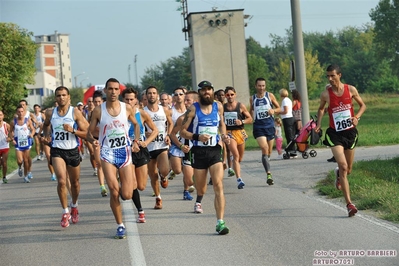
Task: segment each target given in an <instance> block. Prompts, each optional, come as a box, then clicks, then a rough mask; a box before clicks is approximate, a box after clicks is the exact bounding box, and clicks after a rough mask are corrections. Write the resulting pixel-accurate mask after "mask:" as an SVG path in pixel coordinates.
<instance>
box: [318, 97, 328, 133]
mask: <svg viewBox="0 0 399 266" xmlns="http://www.w3.org/2000/svg"><path fill="white" fill-rule="evenodd" d="M329 102H330V98H329V96H328V91H327V90H324V91H323V92H322V93H321V94H320V105H319V109H318V110H317V126H316V129H315V131H316V132H319V131H320V128H321V120H322V119H323V116H324V112H325V108H324V107H325V106H326V103H328V104H329Z"/></svg>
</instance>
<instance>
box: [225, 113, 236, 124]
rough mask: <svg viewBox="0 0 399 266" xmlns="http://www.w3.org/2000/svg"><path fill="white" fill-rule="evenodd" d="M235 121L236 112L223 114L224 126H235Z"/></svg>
mask: <svg viewBox="0 0 399 266" xmlns="http://www.w3.org/2000/svg"><path fill="white" fill-rule="evenodd" d="M236 120H237V112H225V113H224V123H225V124H226V126H228V127H231V126H236V125H237V124H236Z"/></svg>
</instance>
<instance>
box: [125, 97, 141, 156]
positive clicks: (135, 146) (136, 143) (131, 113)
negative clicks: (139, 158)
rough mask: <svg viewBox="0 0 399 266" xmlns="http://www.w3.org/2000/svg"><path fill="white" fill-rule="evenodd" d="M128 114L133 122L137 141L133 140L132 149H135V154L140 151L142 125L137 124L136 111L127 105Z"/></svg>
mask: <svg viewBox="0 0 399 266" xmlns="http://www.w3.org/2000/svg"><path fill="white" fill-rule="evenodd" d="M126 112H127V114H128V119H129V120H130V121H131V122H132V124H133V126H134V137H135V139H134V140H133V144H132V149H133V152H138V151H139V150H140V148H139V139H140V125H139V123H138V122H137V119H136V114H135V112H134V109H133V108H132V107H131V106H130V105H128V104H126Z"/></svg>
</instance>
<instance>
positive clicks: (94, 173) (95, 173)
mask: <svg viewBox="0 0 399 266" xmlns="http://www.w3.org/2000/svg"><path fill="white" fill-rule="evenodd" d="M93 176H97V168H94V170H93Z"/></svg>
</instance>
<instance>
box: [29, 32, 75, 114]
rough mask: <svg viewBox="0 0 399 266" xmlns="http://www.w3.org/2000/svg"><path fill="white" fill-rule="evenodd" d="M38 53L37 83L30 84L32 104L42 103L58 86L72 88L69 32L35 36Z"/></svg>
mask: <svg viewBox="0 0 399 266" xmlns="http://www.w3.org/2000/svg"><path fill="white" fill-rule="evenodd" d="M35 42H36V44H38V49H37V53H36V60H35V67H36V76H35V84H28V85H26V88H27V89H28V90H29V95H28V97H27V99H26V100H27V101H28V103H29V105H30V106H33V104H35V103H37V104H42V102H43V97H48V96H50V95H52V94H54V91H55V89H56V88H57V87H58V86H65V87H67V88H72V71H71V59H70V49H69V34H63V33H58V32H57V31H55V32H54V34H50V35H39V36H35Z"/></svg>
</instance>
